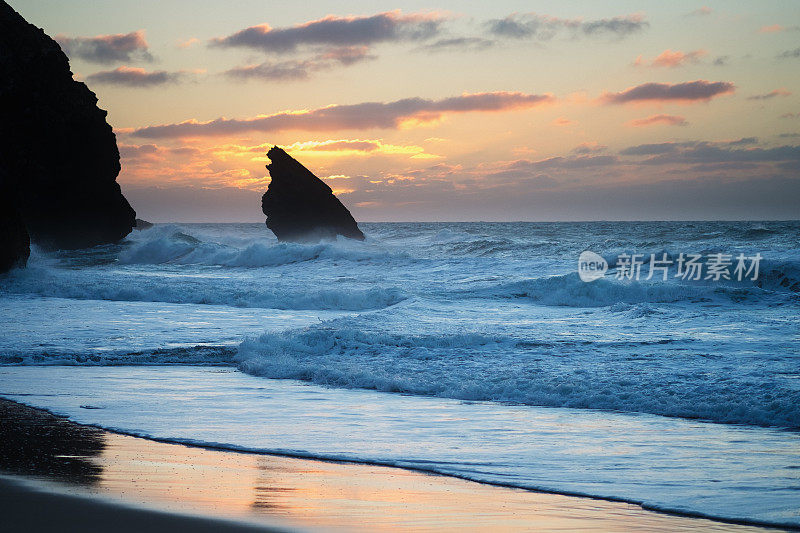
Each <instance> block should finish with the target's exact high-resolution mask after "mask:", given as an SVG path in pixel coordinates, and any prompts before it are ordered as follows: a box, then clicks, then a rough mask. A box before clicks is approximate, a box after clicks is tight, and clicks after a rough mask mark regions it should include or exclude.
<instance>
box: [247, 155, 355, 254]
mask: <svg viewBox="0 0 800 533" xmlns="http://www.w3.org/2000/svg"><path fill="white" fill-rule="evenodd" d="M267 157H269V159H270V161H271V162H270V164H269V165H267V170H269V175H270V176H271V177H272V181H271V182H270V184H269V187H268V188H267V192H266V193H264V196H263V197H262V198H261V210H262V211H263V212H264V214H265V215H267V227H268V228H269V229H270V230H272V232H273V233H274V234H275V236H276V237H278V240H280V241H293V242H309V241H311V242H313V241H319V240H320V239H326V238H336V236H337V235H342V236H343V237H348V238H350V239H358V240H364V234H363V233H361V230H360V229H358V224H357V223H356V221H355V219H354V218H353V215H351V214H350V211H348V210H347V208H346V207H345V206H344V205H342V202H340V201H339V199H338V198H336V196H334V194H333V191H332V190H331V188H330V187H328V186H327V185H326V184H325V182H323V181H322V180H321V179H319V178H318V177H316V176H315V175H314V174H313V173H312V172H311V171H310V170H308V169H307V168H306V167H304V166H303V165H301V164H300V163H299V162H298V161H297V160H295V159H294V158H293V157H292V156H290V155H289V154H287V153H286V152H285V151H283V150H282V149H280V148H278V147H277V146H273V147H272V148H271V149H270V151H269V152H267Z"/></svg>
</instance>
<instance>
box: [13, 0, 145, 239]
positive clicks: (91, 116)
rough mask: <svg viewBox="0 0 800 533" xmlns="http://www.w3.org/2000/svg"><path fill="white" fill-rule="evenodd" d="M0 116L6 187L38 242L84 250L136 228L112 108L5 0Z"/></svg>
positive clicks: (50, 42)
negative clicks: (120, 180) (123, 186)
mask: <svg viewBox="0 0 800 533" xmlns="http://www.w3.org/2000/svg"><path fill="white" fill-rule="evenodd" d="M0 117H2V119H0V156H2V157H0V169H1V170H2V171H1V172H0V179H1V180H2V183H0V191H2V194H4V195H6V196H7V202H10V203H12V204H13V205H15V206H16V207H17V209H18V211H19V213H20V215H21V216H22V219H23V220H24V222H25V226H26V228H27V232H28V233H29V234H30V238H31V240H32V241H33V242H35V243H36V244H38V245H41V246H42V247H44V248H51V249H58V248H83V247H88V246H93V245H96V244H102V243H109V242H114V241H118V240H120V239H122V238H123V237H125V235H127V234H128V233H130V231H131V229H132V228H133V226H134V224H135V223H134V219H135V216H136V215H135V213H134V211H133V209H132V208H131V206H130V204H129V203H128V201H127V200H126V199H125V197H124V196H123V195H122V192H121V191H120V188H119V185H118V184H117V182H116V178H117V174H119V171H120V164H119V151H118V150H117V142H116V137H115V136H114V132H113V131H112V130H111V126H109V125H108V123H107V122H106V112H105V111H104V110H102V109H100V108H98V107H97V97H96V96H95V94H94V93H93V92H92V91H90V90H89V88H88V87H86V85H85V84H83V83H80V82H77V81H74V80H73V79H72V72H70V69H69V61H68V60H67V56H66V55H65V54H64V52H62V51H61V48H60V47H59V46H58V43H56V42H55V41H54V40H53V39H51V38H50V37H48V36H47V35H46V34H45V33H44V31H42V30H41V29H39V28H37V27H36V26H34V25H32V24H29V23H28V22H26V21H25V19H24V18H22V16H20V15H19V14H18V13H17V12H16V11H14V10H13V9H12V8H11V7H10V6H9V5H8V4H7V3H6V2H4V1H2V0H0ZM3 233H4V232H3ZM2 237H3V234H2V233H0V238H2ZM6 246H7V245H6V244H5V242H0V247H6Z"/></svg>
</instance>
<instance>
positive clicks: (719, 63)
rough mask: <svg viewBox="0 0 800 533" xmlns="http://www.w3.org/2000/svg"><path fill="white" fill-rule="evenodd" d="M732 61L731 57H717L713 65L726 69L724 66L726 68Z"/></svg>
mask: <svg viewBox="0 0 800 533" xmlns="http://www.w3.org/2000/svg"><path fill="white" fill-rule="evenodd" d="M730 59H731V56H717V57H715V58H714V61H712V62H711V63H712V64H713V65H714V66H715V67H724V66H726V65H727V64H728V62H729V61H730Z"/></svg>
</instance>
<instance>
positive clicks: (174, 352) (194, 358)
mask: <svg viewBox="0 0 800 533" xmlns="http://www.w3.org/2000/svg"><path fill="white" fill-rule="evenodd" d="M235 354H236V348H234V347H231V346H206V345H198V346H185V347H178V348H158V349H154V350H144V351H137V352H124V351H122V352H105V351H104V352H92V353H75V352H73V351H57V352H48V351H37V352H33V353H26V352H19V353H15V352H13V351H8V350H4V351H3V352H2V353H0V365H9V366H10V365H14V366H16V365H22V366H27V365H36V366H144V365H147V366H150V365H193V366H196V365H197V366H230V365H232V364H233V357H234V356H235Z"/></svg>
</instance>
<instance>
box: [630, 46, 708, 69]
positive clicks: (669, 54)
mask: <svg viewBox="0 0 800 533" xmlns="http://www.w3.org/2000/svg"><path fill="white" fill-rule="evenodd" d="M707 53H708V52H706V51H705V50H694V51H692V52H687V53H683V52H680V51H677V50H676V51H674V52H673V51H672V50H664V51H663V52H661V53H660V54H659V55H658V56H656V57H655V58H654V59H653V60H652V61H650V62H649V63H648V61H647V60H644V59H642V56H639V57H637V58H636V61H634V62H633V64H634V66H637V67H642V66H650V67H666V68H675V67H680V66H683V65H686V64H689V63H698V62H699V61H700V58H701V57H703V56H705V55H706V54H707Z"/></svg>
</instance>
